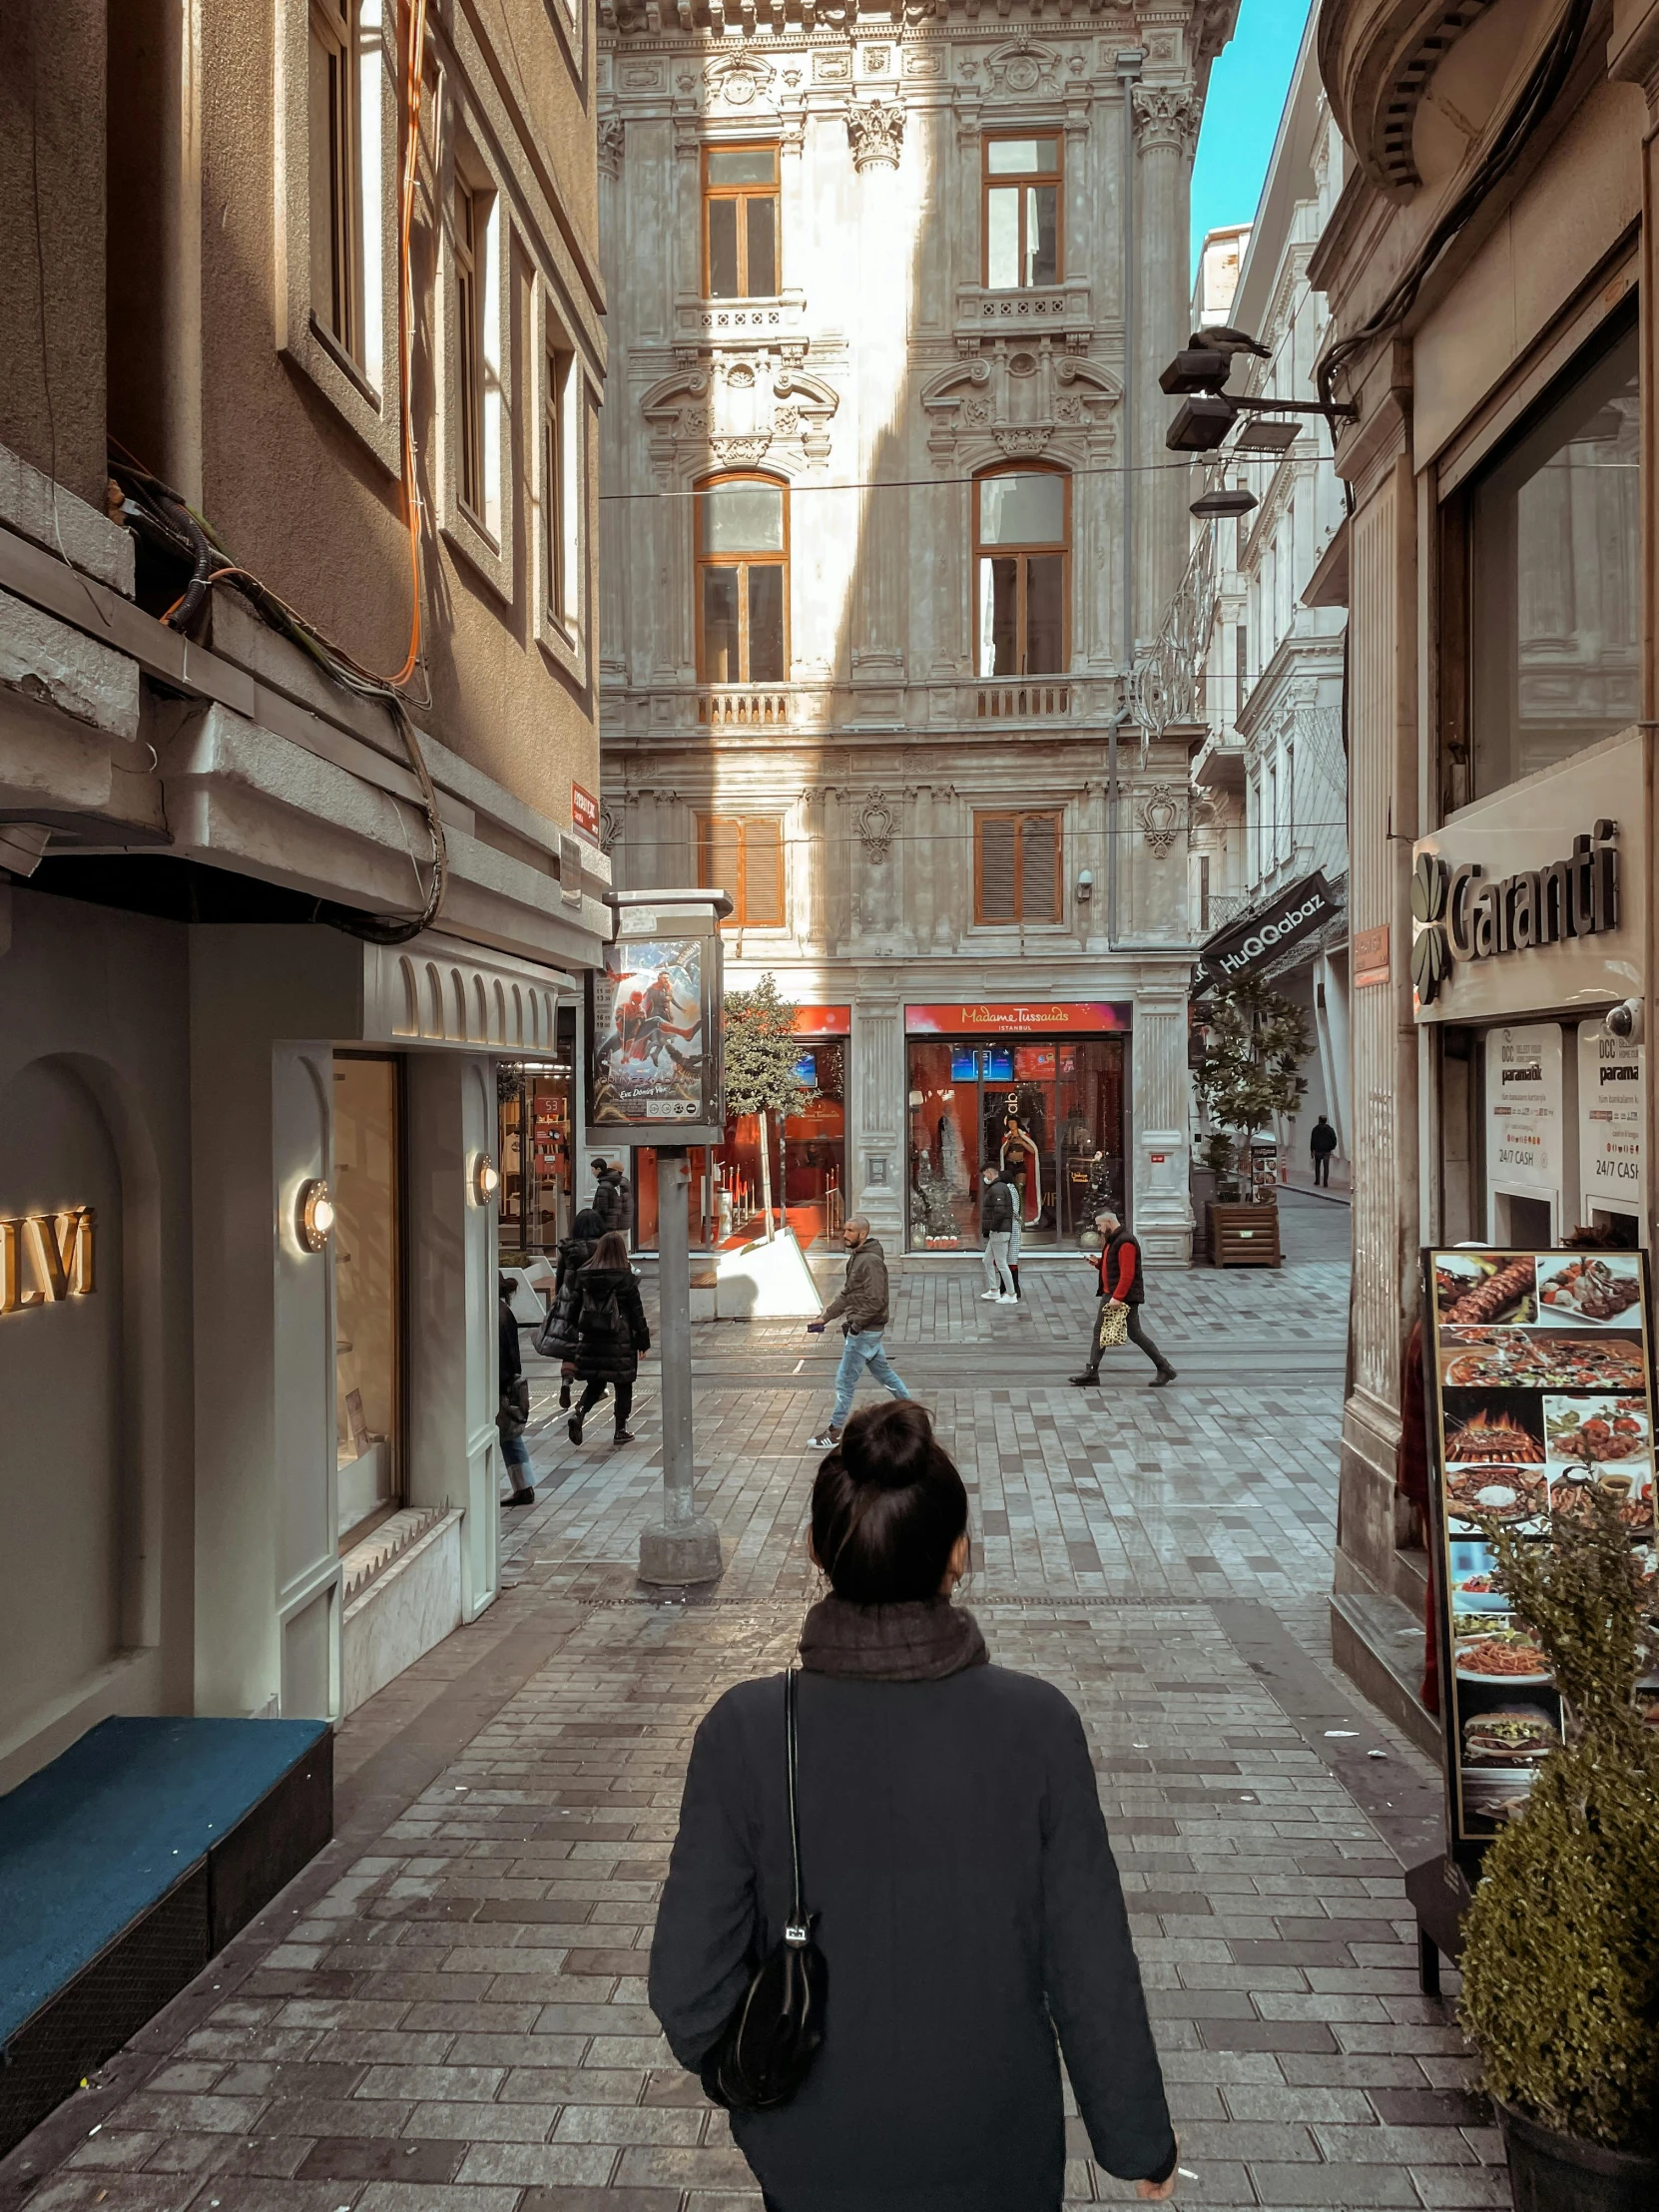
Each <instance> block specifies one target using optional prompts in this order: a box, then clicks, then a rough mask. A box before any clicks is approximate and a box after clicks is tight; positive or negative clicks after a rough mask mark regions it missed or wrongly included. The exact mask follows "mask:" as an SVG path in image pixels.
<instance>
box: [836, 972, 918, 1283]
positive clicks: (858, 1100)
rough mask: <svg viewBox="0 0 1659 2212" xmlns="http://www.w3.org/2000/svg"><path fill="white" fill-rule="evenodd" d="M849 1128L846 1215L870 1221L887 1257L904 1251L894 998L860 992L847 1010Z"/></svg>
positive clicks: (898, 1014) (900, 1019)
mask: <svg viewBox="0 0 1659 2212" xmlns="http://www.w3.org/2000/svg"><path fill="white" fill-rule="evenodd" d="M851 1063H852V1064H851V1068H850V1071H849V1072H850V1077H851V1085H850V1088H851V1095H852V1099H853V1114H852V1125H851V1127H850V1128H849V1130H848V1131H847V1138H848V1143H847V1162H846V1180H847V1186H848V1188H849V1189H850V1190H851V1191H852V1192H854V1193H855V1194H856V1195H855V1198H854V1200H853V1203H852V1205H851V1207H849V1209H848V1211H850V1212H856V1213H860V1214H867V1215H868V1216H869V1223H870V1228H871V1229H872V1230H873V1232H874V1234H875V1235H876V1236H878V1237H880V1238H881V1239H882V1240H883V1241H884V1242H885V1243H886V1246H887V1250H888V1252H889V1253H896V1252H901V1251H902V1250H903V1249H904V1193H905V1189H906V1187H907V1184H908V1180H909V1178H908V1175H907V1172H906V1164H905V1156H904V1152H905V1135H904V1132H905V1126H906V1123H907V1121H908V1113H907V1110H906V1107H905V1091H904V1009H903V1007H902V1006H901V1005H900V1004H899V1002H898V1001H897V1000H896V999H893V998H883V997H879V996H875V995H872V994H871V993H869V992H867V991H865V990H863V989H862V988H860V989H859V990H858V991H857V992H856V993H855V995H854V999H853V1006H852V1051H851Z"/></svg>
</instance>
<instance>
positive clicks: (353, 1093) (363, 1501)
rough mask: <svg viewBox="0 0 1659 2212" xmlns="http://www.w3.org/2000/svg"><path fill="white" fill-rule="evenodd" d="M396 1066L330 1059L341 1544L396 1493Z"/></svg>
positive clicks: (398, 1488)
mask: <svg viewBox="0 0 1659 2212" xmlns="http://www.w3.org/2000/svg"><path fill="white" fill-rule="evenodd" d="M399 1150H400V1131H399V1114H398V1066H397V1062H396V1061H395V1060H376V1059H368V1058H361V1057H356V1056H352V1055H349V1054H340V1055H338V1056H336V1058H335V1061H334V1168H333V1179H332V1180H333V1199H334V1205H335V1209H336V1212H335V1217H334V1232H333V1246H334V1366H335V1385H334V1405H335V1434H336V1465H337V1468H338V1485H339V1492H338V1496H339V1511H338V1529H339V1535H340V1538H341V1541H342V1543H343V1542H345V1541H346V1540H348V1539H349V1538H350V1537H351V1536H352V1535H353V1534H354V1533H355V1532H357V1531H359V1530H360V1529H361V1528H362V1527H363V1526H364V1525H365V1524H366V1523H369V1522H372V1521H373V1520H374V1519H375V1517H376V1516H377V1515H379V1514H381V1513H385V1512H389V1511H390V1510H391V1508H392V1507H393V1506H395V1505H396V1504H397V1503H398V1502H399V1500H400V1498H401V1495H402V1491H401V1481H402V1468H401V1456H402V1451H401V1446H402V1433H401V1431H402V1418H401V1411H402V1376H401V1372H400V1353H401V1344H402V1309H403V1300H402V1255H401V1251H400V1249H399V1237H398V1228H399V1185H400V1181H401V1177H400V1172H399Z"/></svg>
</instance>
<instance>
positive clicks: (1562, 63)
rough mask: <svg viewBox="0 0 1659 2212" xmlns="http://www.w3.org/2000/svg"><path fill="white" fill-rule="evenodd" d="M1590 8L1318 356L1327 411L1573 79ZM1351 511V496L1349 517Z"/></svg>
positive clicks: (1573, 18)
mask: <svg viewBox="0 0 1659 2212" xmlns="http://www.w3.org/2000/svg"><path fill="white" fill-rule="evenodd" d="M1593 5H1594V0H1569V5H1568V7H1567V9H1566V12H1565V13H1564V15H1563V16H1562V18H1561V20H1560V22H1559V23H1558V24H1557V26H1556V28H1555V30H1554V31H1553V33H1552V34H1551V36H1550V39H1549V41H1548V43H1547V45H1546V46H1545V47H1544V50H1543V52H1542V53H1541V54H1540V55H1539V57H1538V60H1537V62H1536V64H1535V65H1534V67H1533V70H1532V74H1531V76H1530V77H1528V79H1527V81H1526V83H1525V85H1524V86H1523V87H1522V88H1521V91H1520V94H1519V96H1518V98H1517V99H1516V101H1515V104H1514V106H1513V107H1512V108H1511V109H1510V110H1509V113H1508V114H1507V115H1506V116H1505V117H1504V120H1503V126H1502V128H1501V130H1500V131H1499V132H1498V134H1497V136H1496V138H1494V139H1493V141H1492V143H1491V145H1490V146H1489V147H1488V148H1487V150H1486V152H1485V154H1484V155H1482V157H1481V159H1480V161H1479V162H1478V163H1477V164H1476V166H1475V170H1474V174H1473V175H1472V176H1471V177H1470V179H1469V181H1468V183H1467V184H1466V185H1465V186H1464V187H1463V189H1462V191H1461V192H1460V193H1459V194H1458V195H1457V198H1456V199H1455V200H1454V201H1453V202H1452V204H1451V206H1450V207H1449V208H1448V209H1447V210H1446V212H1445V214H1444V215H1442V216H1441V217H1440V219H1439V221H1438V222H1437V223H1436V224H1435V226H1434V228H1433V229H1432V230H1431V231H1430V232H1429V234H1428V236H1427V238H1426V239H1424V241H1423V243H1422V245H1421V246H1420V247H1419V248H1418V249H1417V252H1416V253H1415V255H1414V256H1413V257H1412V259H1411V262H1410V264H1409V266H1408V267H1407V268H1406V269H1405V270H1404V271H1403V272H1402V274H1401V275H1400V276H1399V277H1397V278H1396V280H1395V282H1394V284H1393V286H1392V288H1391V289H1390V290H1389V291H1388V293H1387V295H1386V296H1385V297H1384V298H1383V301H1382V303H1381V305H1379V306H1378V307H1376V308H1374V309H1373V311H1372V313H1371V314H1370V315H1369V316H1368V317H1367V318H1366V320H1365V321H1364V322H1363V323H1362V324H1361V326H1360V328H1359V329H1358V330H1355V331H1353V332H1352V333H1351V334H1350V335H1349V336H1348V337H1345V338H1339V339H1338V340H1337V341H1336V342H1335V344H1333V345H1329V346H1327V348H1326V350H1325V352H1324V353H1323V354H1322V355H1321V356H1320V358H1319V361H1318V362H1317V363H1316V365H1315V369H1314V376H1315V381H1316V383H1317V384H1318V386H1319V394H1320V398H1321V400H1322V401H1323V403H1324V404H1325V405H1326V406H1328V407H1329V406H1332V405H1334V404H1335V397H1334V394H1335V388H1336V379H1337V374H1338V371H1339V370H1340V369H1341V368H1342V367H1343V366H1344V364H1345V363H1346V362H1348V361H1350V360H1352V359H1353V357H1354V356H1355V354H1356V353H1359V352H1362V351H1363V350H1364V349H1365V348H1366V347H1367V346H1369V345H1371V344H1373V343H1374V342H1375V341H1376V340H1377V339H1378V338H1380V337H1381V336H1382V335H1383V332H1384V331H1385V330H1389V329H1392V328H1393V327H1394V326H1395V325H1396V324H1397V323H1399V322H1402V321H1403V320H1404V318H1405V317H1406V315H1408V314H1409V313H1410V311H1411V308H1412V307H1413V306H1414V305H1415V303H1416V297H1417V294H1418V292H1419V291H1420V290H1421V289H1422V286H1423V283H1424V281H1425V279H1426V278H1427V277H1428V274H1429V272H1430V271H1431V270H1432V269H1433V267H1434V265H1435V263H1436V262H1438V260H1439V258H1440V256H1441V255H1442V254H1443V253H1444V252H1445V250H1446V248H1447V247H1448V246H1449V245H1450V244H1451V243H1452V241H1453V240H1454V239H1455V238H1456V237H1457V234H1458V233H1459V232H1460V231H1461V230H1462V228H1463V226H1464V225H1465V224H1466V223H1467V222H1468V220H1469V218H1470V217H1471V216H1472V215H1474V214H1475V213H1476V211H1477V210H1478V209H1479V208H1480V206H1481V205H1482V203H1483V202H1484V201H1486V200H1487V199H1488V198H1489V197H1490V196H1491V194H1492V193H1493V192H1494V191H1495V190H1496V188H1497V186H1498V185H1500V184H1501V183H1502V182H1503V180H1504V178H1505V177H1507V176H1508V174H1509V172H1510V171H1511V170H1512V169H1513V168H1514V166H1515V164H1516V162H1517V161H1518V160H1519V159H1520V156H1521V153H1522V152H1523V150H1524V149H1525V146H1526V144H1527V141H1528V140H1529V139H1530V138H1531V137H1532V134H1533V132H1534V131H1535V130H1536V129H1537V127H1538V125H1539V124H1540V123H1541V122H1542V120H1543V118H1544V116H1545V114H1546V113H1547V111H1548V110H1549V108H1550V107H1552V106H1553V104H1554V102H1555V101H1556V100H1557V99H1558V98H1559V96H1560V94H1561V91H1562V89H1563V87H1564V86H1565V84H1566V81H1567V78H1568V76H1569V75H1570V74H1571V71H1572V66H1573V63H1574V62H1575V61H1576V60H1577V58H1578V49H1579V47H1580V45H1581V44H1582V43H1583V38H1584V32H1585V28H1586V26H1587V25H1588V22H1589V19H1590V14H1591V10H1592V7H1593ZM1352 511H1353V506H1352V490H1351V493H1350V512H1351V513H1352Z"/></svg>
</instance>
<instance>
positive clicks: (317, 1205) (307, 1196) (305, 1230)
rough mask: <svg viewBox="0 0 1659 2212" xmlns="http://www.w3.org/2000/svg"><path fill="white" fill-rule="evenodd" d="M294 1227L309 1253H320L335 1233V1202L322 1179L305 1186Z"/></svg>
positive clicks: (300, 1196) (301, 1190)
mask: <svg viewBox="0 0 1659 2212" xmlns="http://www.w3.org/2000/svg"><path fill="white" fill-rule="evenodd" d="M294 1226H295V1227H296V1229H297V1230H298V1232H299V1242H300V1243H301V1244H302V1245H303V1246H304V1248H305V1250H306V1251H307V1252H320V1251H321V1250H322V1248H323V1246H324V1245H325V1244H326V1243H327V1242H328V1239H329V1238H330V1237H331V1236H332V1235H333V1233H334V1201H333V1199H332V1197H331V1196H330V1194H329V1190H328V1186H327V1184H326V1183H324V1182H322V1181H321V1180H320V1178H318V1179H317V1180H315V1181H313V1182H310V1183H306V1184H304V1185H303V1186H302V1187H301V1189H300V1192H299V1206H298V1210H297V1213H296V1216H295V1223H294Z"/></svg>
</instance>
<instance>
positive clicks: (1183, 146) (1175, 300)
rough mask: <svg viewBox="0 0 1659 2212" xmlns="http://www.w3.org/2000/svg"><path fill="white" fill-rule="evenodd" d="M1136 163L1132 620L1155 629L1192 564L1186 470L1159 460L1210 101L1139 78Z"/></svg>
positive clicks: (1182, 326)
mask: <svg viewBox="0 0 1659 2212" xmlns="http://www.w3.org/2000/svg"><path fill="white" fill-rule="evenodd" d="M1132 98H1133V103H1134V110H1133V112H1134V118H1135V143H1136V148H1137V151H1138V156H1139V161H1138V169H1137V175H1136V179H1135V236H1136V242H1137V245H1138V248H1139V254H1138V259H1137V262H1136V268H1135V287H1136V288H1135V321H1136V334H1137V343H1136V348H1135V353H1136V358H1135V360H1134V362H1133V363H1132V364H1129V365H1130V373H1131V374H1132V375H1133V378H1134V383H1135V410H1134V424H1133V430H1132V449H1129V450H1126V451H1125V453H1124V459H1125V460H1126V461H1128V462H1130V463H1131V464H1134V463H1137V462H1138V463H1139V464H1140V466H1141V469H1142V471H1143V473H1142V475H1141V477H1140V480H1139V483H1138V485H1137V487H1136V493H1135V514H1136V528H1135V555H1136V560H1137V564H1138V566H1137V570H1136V579H1135V627H1136V629H1137V631H1138V632H1139V634H1140V636H1141V637H1143V638H1150V637H1155V636H1156V635H1157V631H1158V625H1159V624H1160V622H1161V621H1162V620H1163V616H1164V610H1165V608H1166V607H1167V606H1168V605H1169V601H1170V595H1171V594H1172V592H1173V591H1174V590H1175V587H1176V584H1177V583H1178V582H1179V580H1180V576H1181V571H1182V569H1183V568H1184V566H1185V565H1186V559H1187V547H1188V542H1189V539H1190V536H1191V523H1190V520H1189V517H1188V514H1187V506H1188V502H1189V500H1190V499H1191V497H1192V493H1191V490H1190V488H1189V481H1188V473H1187V471H1186V470H1184V469H1179V468H1173V469H1172V468H1164V467H1156V466H1154V465H1153V464H1156V463H1161V462H1166V461H1168V460H1169V459H1170V458H1171V455H1170V453H1169V451H1168V449H1167V447H1166V446H1165V444H1164V430H1165V427H1166V424H1167V421H1168V409H1167V408H1166V407H1165V406H1164V405H1163V404H1162V403H1161V402H1162V394H1161V393H1160V391H1159V389H1158V375H1159V371H1160V370H1161V369H1163V368H1165V367H1166V366H1167V365H1168V363H1169V361H1170V359H1171V357H1172V356H1173V355H1174V354H1176V353H1177V352H1179V351H1180V349H1181V346H1182V344H1183V343H1184V341H1185V339H1186V336H1187V327H1188V315H1189V313H1190V309H1191V301H1190V297H1189V294H1188V290H1187V285H1186V269H1187V254H1188V247H1187V229H1188V222H1189V214H1190V210H1189V201H1190V198H1191V194H1190V187H1191V183H1192V167H1193V151H1194V149H1195V147H1196V146H1197V144H1198V126H1199V119H1200V117H1201V115H1202V113H1203V103H1202V102H1201V101H1200V100H1199V98H1198V96H1197V94H1196V93H1195V92H1194V91H1193V88H1192V87H1191V86H1190V85H1187V84H1174V85H1137V86H1136V87H1135V88H1134V92H1133V95H1132Z"/></svg>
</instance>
